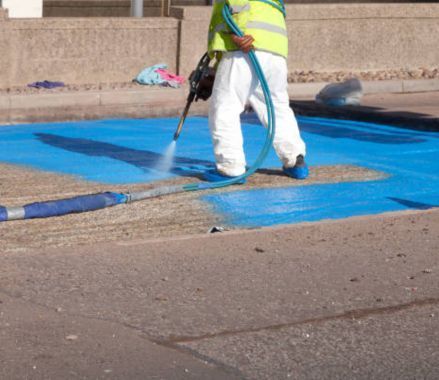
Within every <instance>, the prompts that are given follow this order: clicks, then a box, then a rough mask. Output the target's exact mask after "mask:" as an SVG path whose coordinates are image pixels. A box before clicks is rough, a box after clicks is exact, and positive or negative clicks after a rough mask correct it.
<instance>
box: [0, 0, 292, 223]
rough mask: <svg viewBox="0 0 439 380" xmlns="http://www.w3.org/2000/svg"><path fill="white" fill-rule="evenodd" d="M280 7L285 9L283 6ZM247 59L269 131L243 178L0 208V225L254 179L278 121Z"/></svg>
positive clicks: (257, 69) (233, 26) (252, 55)
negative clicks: (262, 99)
mask: <svg viewBox="0 0 439 380" xmlns="http://www.w3.org/2000/svg"><path fill="white" fill-rule="evenodd" d="M256 1H261V2H264V3H268V4H271V5H272V6H274V7H276V8H277V9H279V10H280V11H281V12H282V13H283V14H284V15H285V10H284V8H283V7H279V5H277V4H275V3H273V2H272V1H270V0H256ZM281 5H283V3H281ZM222 15H223V17H224V20H225V22H226V23H227V25H228V26H229V28H230V30H231V31H232V32H233V33H234V34H236V35H238V36H239V37H242V36H243V33H242V31H241V30H240V29H239V28H238V26H237V25H236V24H235V22H234V21H233V18H232V15H231V12H230V9H229V6H228V5H227V4H225V5H224V7H223V10H222ZM248 55H249V59H250V62H251V64H252V66H253V69H254V71H255V73H256V75H257V77H258V79H259V82H260V84H261V87H262V91H263V93H264V99H265V104H266V106H267V120H268V123H267V128H266V137H265V142H264V145H263V147H262V149H261V152H260V153H259V156H258V157H257V159H256V160H255V162H254V163H253V165H251V166H250V167H249V168H248V169H247V171H246V172H245V173H244V174H242V175H240V176H237V177H233V178H231V179H228V180H224V181H220V182H200V183H191V184H186V185H175V186H161V187H157V188H154V189H151V190H146V191H137V192H133V193H127V194H121V193H115V192H105V193H99V194H90V195H81V196H77V197H74V198H68V199H60V200H54V201H48V202H36V203H31V204H28V205H25V206H20V207H9V208H8V207H3V206H0V222H4V221H8V220H18V219H32V218H47V217H51V216H60V215H66V214H71V213H79V212H86V211H93V210H99V209H102V208H106V207H111V206H115V205H117V204H122V203H130V202H135V201H140V200H144V199H148V198H154V197H158V196H161V195H166V194H176V193H181V192H185V191H197V190H208V189H217V188H221V187H226V186H230V185H233V184H236V183H238V182H240V181H241V180H243V179H245V178H247V177H249V176H250V175H252V174H253V173H254V172H255V171H256V170H257V169H258V168H259V167H260V166H261V165H262V163H263V162H264V160H265V158H266V157H267V154H268V152H269V150H270V148H271V145H272V144H273V138H274V133H275V129H276V120H275V115H274V107H273V101H272V99H271V94H270V89H269V87H268V83H267V81H266V79H265V76H264V73H263V71H262V68H261V66H260V64H259V61H258V59H257V57H256V54H255V52H254V51H253V50H250V52H249V53H248Z"/></svg>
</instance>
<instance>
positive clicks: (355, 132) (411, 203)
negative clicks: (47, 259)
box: [0, 115, 439, 226]
mask: <svg viewBox="0 0 439 380" xmlns="http://www.w3.org/2000/svg"><path fill="white" fill-rule="evenodd" d="M298 119H299V125H300V128H301V131H302V135H303V137H304V139H305V141H306V143H307V157H306V159H307V163H308V164H309V165H310V166H311V168H310V170H311V172H312V167H313V166H314V165H337V164H352V165H358V166H364V167H367V168H370V169H375V170H378V171H381V172H383V173H384V174H385V175H386V176H387V178H386V179H383V180H379V181H372V182H354V183H335V184H322V185H312V186H300V187H285V188H280V189H260V190H258V189H254V190H250V191H236V192H233V193H223V194H221V193H216V194H215V195H209V196H202V199H204V200H205V201H206V202H209V203H210V204H212V205H213V207H214V209H216V210H217V211H218V212H219V213H221V214H223V215H224V219H225V221H226V222H228V223H230V224H235V225H244V226H268V225H273V224H282V223H296V222H301V221H313V220H320V219H325V218H343V217H346V216H353V215H362V214H373V213H380V212H385V211H396V210H404V209H428V208H431V207H437V206H438V205H439V195H438V194H439V191H438V189H439V179H438V173H439V160H438V157H439V154H438V153H439V134H438V133H435V132H419V131H414V130H407V129H399V128H395V127H388V126H384V125H377V124H370V123H359V122H351V121H342V120H330V119H322V118H305V117H299V118H298ZM177 124H178V118H163V119H148V120H100V121H81V122H68V123H44V124H31V125H19V126H2V127H1V128H0V162H6V163H12V164H18V165H25V166H31V167H34V168H37V169H41V170H45V171H51V172H55V173H61V174H72V175H76V176H78V177H80V178H83V179H86V180H91V181H98V182H103V183H110V184H124V183H137V182H151V181H155V180H158V179H163V178H168V177H172V176H185V175H186V176H193V175H200V174H201V173H202V172H204V171H205V170H208V169H211V168H213V167H214V158H213V153H212V146H211V142H210V141H211V140H210V134H209V130H208V126H207V120H206V118H203V117H190V118H188V119H187V120H186V123H185V126H184V128H183V131H182V134H181V136H180V139H179V140H178V144H177V151H176V161H175V164H174V166H173V167H172V169H171V172H170V173H160V172H157V170H155V167H156V166H157V163H158V161H159V160H160V159H161V158H162V153H164V152H165V151H166V148H167V146H168V145H169V143H170V142H171V141H172V137H173V133H174V131H175V128H176V125H177ZM254 124H259V122H258V121H257V120H256V118H255V117H254V116H252V115H246V116H245V117H244V118H243V134H244V139H245V150H246V156H247V160H248V162H249V163H250V162H253V160H254V159H255V158H256V157H257V155H258V153H259V150H260V148H261V147H262V145H263V142H264V138H265V131H264V130H263V128H262V127H260V126H259V125H254ZM280 166H281V165H280V163H279V160H278V159H277V157H276V155H275V154H274V152H273V151H271V152H270V154H269V155H268V157H267V159H266V161H265V162H264V167H279V168H280ZM335 180H336V179H335ZM291 181H295V180H294V179H291ZM199 188H200V189H202V188H203V185H200V186H199ZM117 202H118V203H120V201H117ZM2 213H5V210H4V208H2V207H0V218H1V217H2V215H3V214H2ZM0 220H1V219H0Z"/></svg>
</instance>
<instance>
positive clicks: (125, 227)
mask: <svg viewBox="0 0 439 380" xmlns="http://www.w3.org/2000/svg"><path fill="white" fill-rule="evenodd" d="M383 177H384V174H383V173H379V172H375V171H372V170H368V169H365V168H361V167H356V166H347V165H336V166H317V167H312V168H311V174H310V177H309V178H308V179H306V180H304V181H297V180H292V179H291V178H289V177H286V176H285V175H283V174H282V172H281V171H280V170H274V169H273V170H271V169H265V170H261V171H260V172H258V173H256V174H254V175H253V176H252V177H251V178H250V179H249V180H248V182H247V184H245V185H241V186H231V187H228V188H224V189H219V190H211V191H205V192H203V193H200V192H187V193H181V194H173V195H167V196H163V197H157V198H154V199H149V200H145V201H140V202H136V203H132V204H126V205H119V206H115V207H111V208H108V209H104V210H99V211H95V212H87V213H82V214H72V215H66V216H62V217H55V218H48V219H34V220H23V221H11V222H6V223H0V236H1V240H2V251H25V250H27V249H31V248H42V247H61V246H70V245H81V244H93V243H95V242H104V241H107V242H108V241H115V240H119V241H120V240H132V239H134V240H137V239H149V238H157V237H169V236H176V235H184V234H197V233H206V232H207V231H208V230H209V229H210V227H212V226H213V225H218V224H221V225H226V224H227V222H226V221H224V220H222V219H221V216H220V215H216V214H214V213H213V212H211V210H209V206H208V204H206V203H204V202H203V201H202V200H200V195H202V194H203V195H204V194H209V193H210V194H211V193H215V192H230V191H239V190H250V189H255V188H269V187H286V186H307V185H310V184H316V183H334V182H349V181H369V180H375V179H380V178H383ZM197 181H199V179H196V178H195V179H194V178H177V179H172V180H167V181H161V182H156V183H153V184H136V185H118V186H114V185H106V184H98V183H93V182H87V181H83V180H80V179H77V178H75V177H72V176H67V175H65V176H63V175H57V174H52V173H47V172H41V171H37V170H32V169H28V168H23V167H18V166H13V165H0V199H1V202H0V203H1V204H2V205H3V206H20V205H24V204H27V203H31V202H36V201H45V200H53V199H62V198H68V197H73V196H77V195H81V194H91V193H96V192H102V191H116V192H129V191H131V192H133V191H139V190H146V189H150V188H153V187H157V186H160V185H165V184H166V185H170V184H182V183H191V182H197Z"/></svg>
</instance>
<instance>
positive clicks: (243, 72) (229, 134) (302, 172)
mask: <svg viewBox="0 0 439 380" xmlns="http://www.w3.org/2000/svg"><path fill="white" fill-rule="evenodd" d="M224 1H225V3H226V4H227V5H228V6H229V7H230V10H231V13H232V17H233V20H234V21H235V23H236V24H237V26H238V27H239V29H240V30H241V31H242V32H243V34H244V36H243V37H239V36H237V35H235V34H232V33H231V32H230V30H229V29H228V27H227V26H226V23H225V21H224V19H223V17H222V13H221V12H222V7H223V6H224V4H225V3H224ZM268 1H269V2H270V0H268ZM274 1H275V2H274V4H269V3H266V2H262V1H260V0H259V1H258V0H216V2H215V4H214V6H213V11H212V17H211V21H210V26H209V38H208V52H209V55H210V56H211V57H215V59H216V60H217V61H219V64H218V65H217V68H216V76H215V81H214V83H213V90H212V98H211V102H210V105H209V128H210V131H211V136H212V142H213V148H214V153H215V160H216V169H215V170H209V171H206V172H205V173H204V179H206V180H208V181H222V180H225V179H230V178H233V177H236V176H239V175H241V174H243V173H244V172H245V170H246V161H245V155H244V149H243V137H242V132H241V125H240V114H241V113H242V112H243V111H244V109H245V107H246V105H248V104H249V105H251V107H252V108H253V110H254V111H255V112H256V114H257V116H258V118H259V120H260V121H261V123H262V124H263V125H264V126H265V127H266V126H267V122H268V121H267V109H266V105H265V101H264V95H263V92H262V88H261V85H260V83H259V80H258V77H257V76H256V74H255V72H254V70H253V67H252V65H251V63H250V60H249V57H248V55H247V53H248V52H249V51H250V50H251V49H254V50H255V54H256V57H257V59H258V60H259V63H260V65H261V67H262V71H263V72H264V74H265V77H266V80H267V83H268V86H269V89H270V92H271V96H272V100H273V105H274V112H275V117H276V131H275V135H274V140H273V145H274V149H275V151H276V153H277V155H278V157H279V158H280V160H281V161H282V164H283V171H284V173H285V174H286V175H288V176H290V177H293V178H296V179H304V178H306V177H307V176H308V167H307V165H306V163H305V143H304V142H303V140H302V138H301V136H300V132H299V128H298V125H297V121H296V118H295V116H294V113H293V111H292V109H291V108H290V106H289V97H288V92H287V73H288V71H287V62H286V59H287V54H288V38H287V31H286V25H285V19H284V15H283V13H282V12H281V11H280V10H279V8H280V7H283V4H282V3H279V2H277V1H276V0H274ZM242 182H244V181H242Z"/></svg>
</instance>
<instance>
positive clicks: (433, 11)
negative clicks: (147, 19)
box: [171, 3, 439, 74]
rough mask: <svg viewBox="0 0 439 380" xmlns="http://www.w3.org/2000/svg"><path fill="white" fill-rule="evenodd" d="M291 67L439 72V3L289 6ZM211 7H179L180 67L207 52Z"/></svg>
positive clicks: (176, 14)
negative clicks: (422, 69) (406, 69)
mask: <svg viewBox="0 0 439 380" xmlns="http://www.w3.org/2000/svg"><path fill="white" fill-rule="evenodd" d="M286 8H287V28H288V37H289V58H288V67H289V69H290V70H291V71H294V70H315V71H342V70H346V71H358V70H371V71H373V70H386V69H399V68H419V67H427V68H428V67H437V66H438V64H439V38H438V37H437V36H438V35H439V4H438V3H435V4H434V3H431V4H428V3H418V4H289V5H287V6H286ZM209 14H210V10H209V9H208V7H184V8H178V7H177V8H173V9H172V11H171V15H172V16H173V17H176V18H178V19H180V20H181V40H180V41H181V42H180V53H179V64H178V67H179V69H180V72H181V73H182V74H187V73H189V72H190V70H191V68H192V67H194V66H195V64H196V61H197V58H198V57H199V56H200V55H201V54H202V53H203V52H204V51H205V50H206V38H207V37H206V36H207V28H208V23H209Z"/></svg>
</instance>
